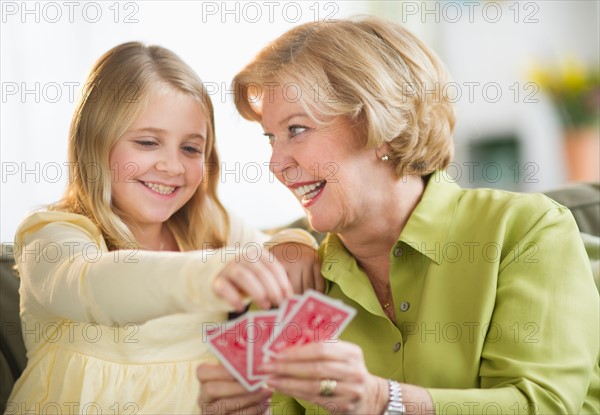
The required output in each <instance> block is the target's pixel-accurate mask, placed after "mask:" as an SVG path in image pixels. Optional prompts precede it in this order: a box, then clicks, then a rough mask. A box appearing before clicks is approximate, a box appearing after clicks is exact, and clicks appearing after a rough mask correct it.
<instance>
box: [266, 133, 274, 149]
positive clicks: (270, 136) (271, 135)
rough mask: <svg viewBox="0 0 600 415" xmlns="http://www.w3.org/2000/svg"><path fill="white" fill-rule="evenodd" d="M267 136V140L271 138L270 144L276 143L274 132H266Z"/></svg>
mask: <svg viewBox="0 0 600 415" xmlns="http://www.w3.org/2000/svg"><path fill="white" fill-rule="evenodd" d="M265 137H267V140H269V144H270V145H271V147H272V146H273V144H275V136H274V135H273V134H265Z"/></svg>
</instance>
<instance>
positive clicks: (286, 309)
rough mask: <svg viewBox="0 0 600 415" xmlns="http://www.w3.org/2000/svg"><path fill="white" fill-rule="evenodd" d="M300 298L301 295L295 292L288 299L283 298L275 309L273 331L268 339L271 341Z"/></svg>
mask: <svg viewBox="0 0 600 415" xmlns="http://www.w3.org/2000/svg"><path fill="white" fill-rule="evenodd" d="M302 298H303V296H301V295H297V294H296V295H293V296H292V297H290V298H288V299H285V300H283V302H282V303H281V305H280V306H279V309H278V311H277V324H276V325H275V330H274V331H273V336H272V338H271V340H270V341H271V342H272V341H273V339H274V338H275V337H276V336H277V335H278V334H279V332H280V331H281V328H282V327H283V326H284V324H285V322H286V321H287V319H288V317H289V316H290V314H291V312H292V311H293V310H294V307H296V306H297V305H298V303H299V302H300V300H302Z"/></svg>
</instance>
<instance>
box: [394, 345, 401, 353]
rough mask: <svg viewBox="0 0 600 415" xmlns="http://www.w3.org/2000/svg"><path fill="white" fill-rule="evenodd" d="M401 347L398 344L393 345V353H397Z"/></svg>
mask: <svg viewBox="0 0 600 415" xmlns="http://www.w3.org/2000/svg"><path fill="white" fill-rule="evenodd" d="M401 346H402V345H401V344H400V343H396V344H395V345H394V353H397V352H398V350H400V347H401Z"/></svg>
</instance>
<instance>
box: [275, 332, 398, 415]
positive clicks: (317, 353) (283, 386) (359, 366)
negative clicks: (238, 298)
mask: <svg viewBox="0 0 600 415" xmlns="http://www.w3.org/2000/svg"><path fill="white" fill-rule="evenodd" d="M264 369H265V371H266V372H267V373H268V374H269V378H268V379H267V384H268V385H269V387H271V388H273V389H276V390H278V391H281V392H283V393H284V394H286V395H290V396H293V397H294V398H298V399H304V400H306V401H308V402H316V403H317V404H318V405H320V406H322V407H323V408H325V409H327V410H328V411H330V412H331V413H335V414H381V413H383V411H384V409H385V407H386V405H387V402H388V385H387V381H386V380H385V379H383V378H379V377H376V376H373V375H371V374H370V373H369V372H368V371H367V368H366V366H365V363H364V358H363V355H362V350H361V349H360V347H358V346H356V345H354V344H352V343H347V342H342V341H338V342H336V343H311V344H308V345H304V346H298V347H293V348H290V349H287V350H284V351H282V352H280V353H279V354H277V355H276V357H275V358H274V359H273V360H271V361H270V362H269V363H266V364H265V365H264ZM325 379H330V380H334V381H335V387H334V388H333V391H332V393H331V395H329V396H323V395H322V394H321V392H322V390H321V388H322V385H321V381H322V380H325ZM330 386H331V384H330Z"/></svg>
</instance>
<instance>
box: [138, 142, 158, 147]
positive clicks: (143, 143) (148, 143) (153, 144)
mask: <svg viewBox="0 0 600 415" xmlns="http://www.w3.org/2000/svg"><path fill="white" fill-rule="evenodd" d="M135 143H136V144H138V145H140V146H142V147H146V148H151V147H154V146H157V145H158V144H157V143H156V142H154V141H151V140H135Z"/></svg>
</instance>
